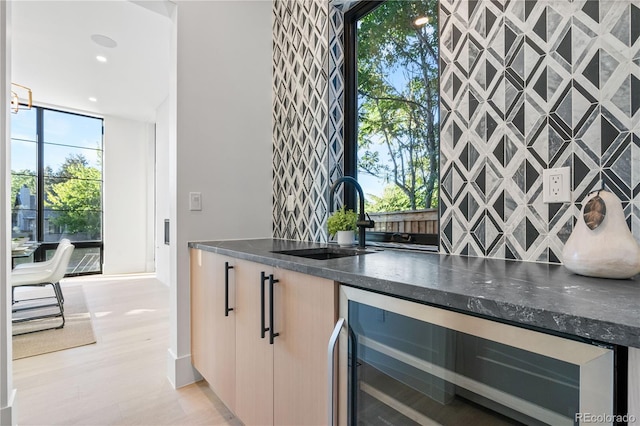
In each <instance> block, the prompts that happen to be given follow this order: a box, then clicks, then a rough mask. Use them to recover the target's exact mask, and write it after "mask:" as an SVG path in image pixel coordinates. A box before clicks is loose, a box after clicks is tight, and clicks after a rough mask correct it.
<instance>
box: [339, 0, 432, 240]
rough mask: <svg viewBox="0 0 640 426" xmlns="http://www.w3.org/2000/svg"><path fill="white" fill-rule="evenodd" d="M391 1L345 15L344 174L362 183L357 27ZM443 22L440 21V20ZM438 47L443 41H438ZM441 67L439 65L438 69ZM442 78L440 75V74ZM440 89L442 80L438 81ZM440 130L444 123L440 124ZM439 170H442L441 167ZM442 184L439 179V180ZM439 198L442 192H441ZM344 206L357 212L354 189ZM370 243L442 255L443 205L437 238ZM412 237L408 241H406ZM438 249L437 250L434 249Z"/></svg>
mask: <svg viewBox="0 0 640 426" xmlns="http://www.w3.org/2000/svg"><path fill="white" fill-rule="evenodd" d="M386 1H387V0H375V1H367V0H361V1H359V2H358V3H356V4H355V5H354V6H353V7H352V8H351V9H349V10H348V11H347V12H345V14H344V21H343V22H344V27H343V28H344V30H343V31H344V32H343V51H344V65H343V78H344V120H343V123H344V128H343V129H344V140H343V144H344V148H343V167H344V168H343V173H344V175H345V176H351V177H353V178H354V179H356V180H357V179H358V121H357V109H358V100H357V93H358V92H357V90H358V84H357V82H358V65H357V61H358V57H357V51H356V43H357V23H358V20H359V19H361V18H362V17H364V16H365V15H367V14H369V13H371V12H373V11H374V10H375V9H377V8H378V7H379V6H380V5H382V4H383V3H385V2H386ZM438 18H439V17H438ZM438 44H440V40H439V39H438ZM439 66H440V63H439V61H438V67H439ZM438 74H440V72H438ZM438 86H440V78H439V77H438ZM438 126H440V122H439V120H438ZM438 168H439V166H438ZM438 180H439V177H438ZM438 197H439V191H438ZM343 202H344V205H345V206H346V208H348V209H353V210H354V211H356V210H357V206H358V203H357V192H356V190H355V188H353V186H351V185H344V186H343ZM365 235H366V238H365V240H366V241H370V242H376V243H381V245H384V243H395V242H401V243H402V244H403V245H407V246H410V248H411V246H414V247H413V248H416V249H418V248H420V249H424V250H429V251H438V250H439V247H440V203H438V233H436V234H413V233H402V235H401V238H400V240H401V241H397V239H396V236H397V235H398V233H395V232H379V231H369V230H367V232H366V234H365ZM405 237H408V238H407V239H408V241H407V240H405ZM433 246H435V250H434V249H433Z"/></svg>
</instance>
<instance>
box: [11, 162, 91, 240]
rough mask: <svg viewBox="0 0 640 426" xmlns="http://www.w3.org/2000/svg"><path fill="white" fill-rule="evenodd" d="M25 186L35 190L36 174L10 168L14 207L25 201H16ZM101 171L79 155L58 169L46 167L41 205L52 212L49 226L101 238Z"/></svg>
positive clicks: (30, 171)
mask: <svg viewBox="0 0 640 426" xmlns="http://www.w3.org/2000/svg"><path fill="white" fill-rule="evenodd" d="M25 186H26V187H27V188H29V190H30V193H31V194H32V195H33V194H35V193H36V177H35V172H34V171H32V170H21V171H12V175H11V194H12V197H13V206H14V207H18V206H19V205H20V204H25V203H26V201H27V200H19V197H18V194H19V192H20V189H21V188H23V187H25ZM101 186H102V174H101V171H100V170H99V169H97V168H95V167H91V166H89V162H88V161H87V160H86V158H85V157H84V156H82V155H69V156H68V157H67V158H66V159H65V162H64V163H63V164H62V165H61V166H60V169H59V170H58V171H53V170H52V169H51V168H50V167H48V168H46V169H45V202H44V207H45V208H46V209H49V210H53V211H55V214H54V215H52V216H51V217H50V218H49V221H50V223H51V224H52V225H54V226H57V227H59V228H61V229H63V230H64V233H66V234H78V233H82V234H83V235H85V236H86V237H87V238H88V239H100V235H101V229H102V227H101V222H102V219H101V212H100V210H101V208H100V206H101V205H102V188H101Z"/></svg>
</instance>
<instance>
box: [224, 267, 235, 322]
mask: <svg viewBox="0 0 640 426" xmlns="http://www.w3.org/2000/svg"><path fill="white" fill-rule="evenodd" d="M229 269H233V266H230V265H229V262H224V316H225V317H228V316H229V312H231V311H233V308H230V307H229Z"/></svg>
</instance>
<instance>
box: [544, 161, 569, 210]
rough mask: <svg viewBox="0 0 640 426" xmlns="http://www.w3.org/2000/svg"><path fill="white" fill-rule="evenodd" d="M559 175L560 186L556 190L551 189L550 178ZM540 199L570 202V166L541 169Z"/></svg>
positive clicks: (552, 201)
mask: <svg viewBox="0 0 640 426" xmlns="http://www.w3.org/2000/svg"><path fill="white" fill-rule="evenodd" d="M553 176H559V178H560V183H561V185H560V188H559V190H558V191H557V192H554V191H552V189H551V185H550V183H551V178H552V177H553ZM542 201H543V202H544V203H568V202H571V168H570V167H558V168H555V169H545V170H543V171H542Z"/></svg>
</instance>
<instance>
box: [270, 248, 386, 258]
mask: <svg viewBox="0 0 640 426" xmlns="http://www.w3.org/2000/svg"><path fill="white" fill-rule="evenodd" d="M272 253H277V254H286V255H288V256H297V257H304V258H306V259H318V260H328V259H338V258H341V257H349V256H360V255H362V254H369V253H376V252H375V251H369V250H365V249H362V248H344V247H318V248H309V249H295V250H281V251H273V252H272Z"/></svg>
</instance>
